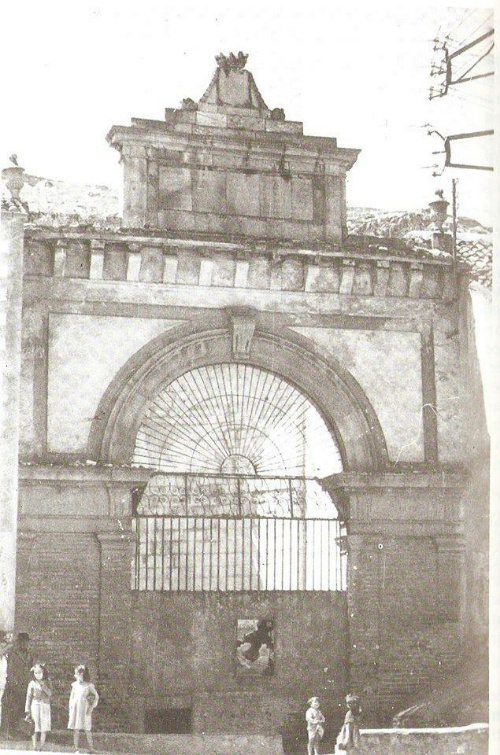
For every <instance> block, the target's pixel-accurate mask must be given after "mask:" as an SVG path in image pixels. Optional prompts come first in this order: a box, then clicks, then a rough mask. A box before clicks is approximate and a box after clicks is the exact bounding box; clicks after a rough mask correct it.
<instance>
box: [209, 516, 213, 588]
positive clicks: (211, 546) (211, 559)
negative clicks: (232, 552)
mask: <svg viewBox="0 0 500 755" xmlns="http://www.w3.org/2000/svg"><path fill="white" fill-rule="evenodd" d="M213 524H214V520H213V517H210V555H209V558H208V567H209V568H208V590H209V592H210V591H211V590H212V568H213V562H214V544H213Z"/></svg>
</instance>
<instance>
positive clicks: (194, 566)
mask: <svg viewBox="0 0 500 755" xmlns="http://www.w3.org/2000/svg"><path fill="white" fill-rule="evenodd" d="M197 522H198V517H197V516H194V517H193V592H195V591H196V526H197Z"/></svg>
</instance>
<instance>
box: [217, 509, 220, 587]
mask: <svg viewBox="0 0 500 755" xmlns="http://www.w3.org/2000/svg"><path fill="white" fill-rule="evenodd" d="M216 587H217V590H220V519H217V585H216Z"/></svg>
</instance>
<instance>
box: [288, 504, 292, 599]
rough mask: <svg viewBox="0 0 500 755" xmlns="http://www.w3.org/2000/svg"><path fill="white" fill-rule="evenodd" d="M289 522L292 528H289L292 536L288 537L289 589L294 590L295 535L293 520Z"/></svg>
mask: <svg viewBox="0 0 500 755" xmlns="http://www.w3.org/2000/svg"><path fill="white" fill-rule="evenodd" d="M289 522H290V526H289V529H290V534H289V537H288V544H289V550H290V565H289V569H288V589H289V590H291V589H292V569H293V552H292V551H293V547H292V542H293V533H292V529H293V526H292V525H293V520H292V519H289Z"/></svg>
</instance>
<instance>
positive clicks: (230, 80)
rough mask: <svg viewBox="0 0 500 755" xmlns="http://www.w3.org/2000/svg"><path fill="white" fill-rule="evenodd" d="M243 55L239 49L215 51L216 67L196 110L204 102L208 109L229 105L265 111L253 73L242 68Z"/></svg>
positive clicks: (244, 60) (246, 56)
mask: <svg viewBox="0 0 500 755" xmlns="http://www.w3.org/2000/svg"><path fill="white" fill-rule="evenodd" d="M247 58H248V55H245V54H244V53H242V52H239V53H238V54H237V55H234V53H229V55H227V56H226V55H223V54H222V53H221V54H220V55H217V57H216V58H215V59H216V61H217V69H216V71H215V73H214V75H213V78H212V81H211V82H210V85H209V87H208V89H207V90H206V92H205V94H204V95H203V97H202V98H201V99H200V101H199V109H200V110H203V109H204V107H207V106H208V108H207V109H209V110H212V109H213V108H214V107H222V108H224V107H230V108H242V109H245V110H258V111H259V112H260V113H262V112H266V113H269V108H268V107H267V105H266V103H265V102H264V99H263V97H262V95H261V93H260V92H259V90H258V88H257V84H256V83H255V79H254V77H253V75H252V74H251V73H250V71H247V70H246V68H245V65H246V61H247Z"/></svg>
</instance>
